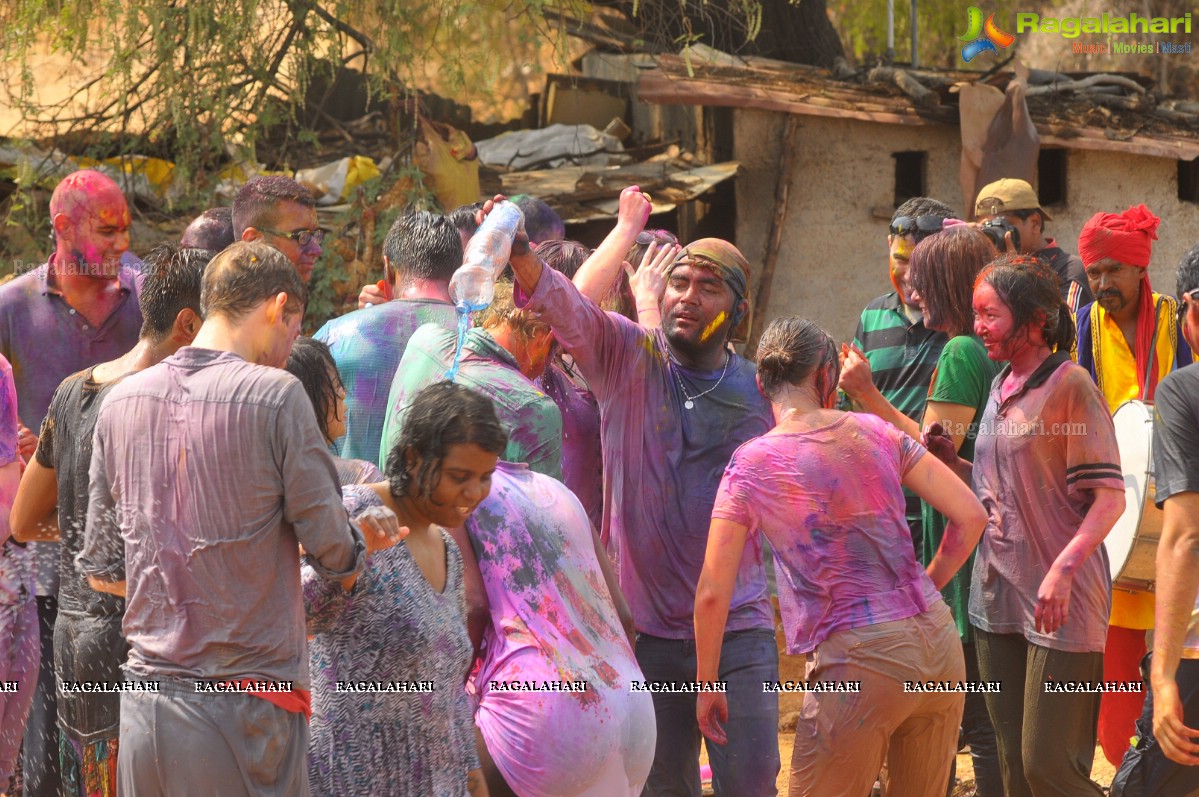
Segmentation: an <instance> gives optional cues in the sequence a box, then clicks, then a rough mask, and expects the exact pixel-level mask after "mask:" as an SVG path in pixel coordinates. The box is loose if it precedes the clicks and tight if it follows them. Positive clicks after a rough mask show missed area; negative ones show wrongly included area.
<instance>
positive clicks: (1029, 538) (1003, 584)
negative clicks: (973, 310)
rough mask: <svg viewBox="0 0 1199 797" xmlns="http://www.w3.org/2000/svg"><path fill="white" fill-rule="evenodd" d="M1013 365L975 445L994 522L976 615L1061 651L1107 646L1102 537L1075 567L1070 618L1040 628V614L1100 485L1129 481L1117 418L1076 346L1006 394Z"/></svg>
mask: <svg viewBox="0 0 1199 797" xmlns="http://www.w3.org/2000/svg"><path fill="white" fill-rule="evenodd" d="M1008 373H1010V369H1009V368H1005V369H1004V370H1003V371H1002V372H1001V373H1000V374H999V376H997V377H995V382H994V383H993V384H992V386H991V397H990V399H989V400H988V402H987V409H986V412H985V413H984V414H983V418H982V421H981V422H980V425H979V432H978V439H977V440H976V442H975V448H974V492H975V493H976V494H977V495H978V498H979V500H980V501H982V505H983V507H984V508H985V509H986V510H987V515H988V520H987V527H986V530H985V531H984V532H983V536H982V541H981V542H979V544H978V548H977V550H976V551H975V554H974V557H975V558H974V573H973V576H972V583H971V586H970V623H971V624H972V625H974V626H976V627H977V628H980V629H982V630H983V631H986V632H988V633H992V634H1021V635H1022V636H1024V638H1025V639H1027V640H1028V641H1029V642H1031V643H1033V644H1034V645H1040V646H1041V647H1046V648H1051V649H1053V650H1063V651H1068V652H1073V653H1098V652H1101V651H1102V650H1103V649H1104V645H1105V643H1106V641H1107V620H1108V615H1109V614H1110V612H1111V589H1112V583H1111V571H1110V569H1109V567H1108V559H1107V550H1106V549H1105V548H1104V547H1103V546H1102V545H1100V546H1098V547H1097V548H1096V549H1095V551H1094V552H1093V553H1092V554H1091V555H1090V556H1088V557H1087V558H1086V559H1084V560H1083V561H1082V563H1081V564H1080V565H1079V567H1078V569H1077V570H1076V571H1075V573H1074V580H1073V584H1072V586H1071V589H1070V616H1069V618H1068V619H1067V620H1066V622H1065V624H1063V625H1062V627H1061V628H1059V629H1058V630H1057V631H1054V632H1053V633H1051V634H1049V633H1043V632H1039V631H1037V628H1036V619H1035V614H1034V613H1035V610H1036V605H1037V590H1038V589H1039V588H1040V586H1041V582H1042V581H1044V579H1045V576H1046V574H1048V573H1049V569H1050V568H1051V567H1052V566H1053V563H1054V561H1055V560H1056V559H1057V557H1058V556H1059V555H1060V554H1061V552H1062V550H1064V549H1065V547H1066V546H1067V545H1068V544H1069V543H1070V541H1071V540H1072V539H1073V538H1074V535H1075V534H1077V533H1078V527H1079V526H1081V525H1082V522H1083V518H1085V517H1086V514H1087V511H1088V510H1089V509H1090V508H1091V504H1092V502H1093V501H1094V500H1095V492H1094V491H1095V489H1096V488H1101V487H1110V488H1113V489H1117V490H1121V491H1122V490H1123V489H1124V477H1123V474H1122V472H1121V470H1120V451H1119V449H1118V448H1117V447H1116V430H1115V427H1114V426H1113V425H1112V416H1111V414H1110V413H1109V412H1108V409H1107V403H1106V402H1105V401H1104V400H1103V395H1102V394H1101V393H1100V392H1099V389H1098V388H1097V387H1095V383H1094V382H1092V381H1091V377H1090V375H1089V374H1088V373H1087V372H1086V371H1085V370H1084V369H1082V368H1080V367H1079V366H1077V365H1075V364H1074V363H1072V362H1070V357H1069V355H1068V354H1065V353H1058V354H1053V355H1050V357H1049V358H1048V359H1047V360H1045V362H1044V363H1043V364H1042V365H1041V367H1040V368H1038V369H1037V370H1036V371H1035V372H1033V374H1032V375H1031V376H1029V378H1028V381H1027V382H1025V384H1024V386H1023V387H1022V388H1021V389H1020V390H1019V391H1018V392H1016V393H1015V394H1013V395H1011V396H1009V397H1008V398H1007V399H1005V400H1003V401H1000V398H999V391H1000V387H1001V386H1002V384H1003V380H1004V379H1005V378H1006V377H1007V375H1008Z"/></svg>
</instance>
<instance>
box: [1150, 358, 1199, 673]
mask: <svg viewBox="0 0 1199 797" xmlns="http://www.w3.org/2000/svg"><path fill="white" fill-rule="evenodd" d="M1155 397H1156V399H1157V402H1156V404H1155V405H1154V413H1153V415H1154V417H1153V466H1154V478H1156V479H1157V494H1156V496H1155V498H1156V501H1157V505H1158V506H1161V505H1162V504H1164V503H1165V502H1166V499H1168V498H1170V497H1172V496H1175V495H1178V494H1179V493H1189V492H1199V365H1188V366H1187V367H1186V368H1183V369H1180V370H1178V371H1175V372H1174V373H1172V374H1170V375H1169V376H1167V377H1166V378H1165V379H1163V380H1162V381H1161V384H1160V385H1158V386H1157V393H1156V394H1155ZM1183 655H1184V656H1185V657H1186V658H1189V659H1199V599H1197V600H1196V603H1195V608H1194V610H1193V611H1192V612H1191V621H1190V623H1189V624H1188V625H1187V635H1186V639H1185V640H1183Z"/></svg>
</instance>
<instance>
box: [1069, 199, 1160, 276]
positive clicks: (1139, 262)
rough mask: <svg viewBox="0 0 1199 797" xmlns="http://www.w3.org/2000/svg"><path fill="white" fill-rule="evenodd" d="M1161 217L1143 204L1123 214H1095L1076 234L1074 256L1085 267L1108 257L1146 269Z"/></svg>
mask: <svg viewBox="0 0 1199 797" xmlns="http://www.w3.org/2000/svg"><path fill="white" fill-rule="evenodd" d="M1161 221H1162V220H1161V219H1159V218H1158V217H1157V216H1154V215H1153V213H1152V212H1151V211H1150V210H1149V208H1147V207H1145V206H1144V205H1137V206H1136V207H1131V208H1129V209H1128V210H1126V211H1124V212H1123V213H1096V214H1095V215H1094V216H1092V217H1091V220H1090V221H1088V222H1087V223H1086V224H1085V225H1083V228H1082V232H1081V233H1080V234H1079V236H1078V256H1079V257H1081V258H1082V264H1083V265H1084V266H1089V265H1091V264H1092V263H1095V262H1096V261H1099V260H1103V259H1104V258H1105V257H1110V258H1112V259H1113V260H1115V261H1117V262H1119V263H1126V264H1128V265H1130V266H1139V267H1140V268H1147V267H1148V266H1149V257H1150V255H1152V254H1153V244H1152V243H1151V242H1152V241H1156V240H1157V225H1159V224H1161Z"/></svg>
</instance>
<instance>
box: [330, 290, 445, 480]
mask: <svg viewBox="0 0 1199 797" xmlns="http://www.w3.org/2000/svg"><path fill="white" fill-rule="evenodd" d="M425 324H437V325H438V326H441V327H444V328H446V329H456V328H457V324H458V315H457V313H455V312H454V306H453V305H452V304H450V303H448V302H439V301H436V300H434V299H396V300H395V301H391V302H384V303H383V304H381V305H379V306H378V307H364V308H362V309H361V310H355V311H354V312H352V313H347V314H345V315H343V316H341V317H339V318H334V319H333V320H331V321H329V322H328V323H326V324H325V325H324V326H323V327H321V328H320V329H319V330H317V332H316V334H315V335H313V337H314V338H316V339H317V340H320V341H324V342H325V343H326V344H328V346H329V352H330V353H331V354H332V355H333V361H334V362H335V363H337V372H338V374H340V375H341V382H342V384H343V385H345V388H346V433H345V435H343V436H342V437H341V439H339V440H338V441H337V453H338V454H339V455H340V456H343V457H346V458H347V459H364V460H366V461H367V462H378V461H379V440H380V438H381V437H382V435H383V418H384V416H385V413H386V410H387V395H388V393H390V392H391V380H392V378H393V377H395V373H396V368H398V367H399V365H400V358H401V357H403V356H404V349H405V348H406V347H407V346H408V340H409V339H410V338H411V337H412V333H414V332H416V330H418V329H419V328H420V327H422V326H423V325H425Z"/></svg>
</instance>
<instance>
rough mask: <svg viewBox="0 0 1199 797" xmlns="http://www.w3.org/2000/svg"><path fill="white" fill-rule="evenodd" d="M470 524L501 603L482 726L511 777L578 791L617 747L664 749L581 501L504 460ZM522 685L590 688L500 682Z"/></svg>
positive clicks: (538, 788) (633, 753) (535, 791)
mask: <svg viewBox="0 0 1199 797" xmlns="http://www.w3.org/2000/svg"><path fill="white" fill-rule="evenodd" d="M466 531H467V534H468V535H469V537H470V541H471V546H472V548H473V549H474V552H475V556H476V557H477V558H478V560H479V570H480V571H481V572H482V575H483V583H484V585H485V587H486V590H487V601H488V603H489V604H490V608H491V620H490V623H489V624H488V626H487V629H486V631H485V632H484V638H483V639H484V646H485V648H486V653H485V655H484V658H483V662H482V664H481V666H480V668H479V671H478V672H477V673H476V674H475V676H474V678H473V679H472V691H474V692H475V694H476V695H477V697H478V701H479V708H478V711H477V713H476V715H475V724H476V725H478V727H479V729H480V731H481V732H482V733H483V737H484V739H486V740H487V748H488V750H490V751H491V752H492V756H493V757H494V758H495V759H496V763H497V765H498V766H499V767H500V769H501V771H502V772H503V773H504V776H505V779H506V780H507V781H508V782H509V783H510V784H511V785H512V786H513V788H514V789H515V790H516V791H517V792H519V793H520V794H529V795H555V794H559V795H560V794H575V793H578V792H576V791H575V790H574V789H573V788H571V784H574V783H576V782H586V778H587V777H588V776H590V775H591V774H592V773H593V772H595V771H596V770H597V769H599V768H600V766H601V765H602V764H603V762H604V760H605V759H606V758H607V757H608V755H610V754H611V753H612V752H613V751H617V752H619V754H620V756H621V758H622V759H623V760H624V761H626V762H628V761H631V760H636V759H637V757H638V755H639V751H641V750H644V749H645V748H647V747H648V748H649V749H653V745H654V739H655V736H656V726H655V724H654V719H653V707H652V703H653V701H652V697H651V696H650V695H649V694H648V693H634V692H631V690H630V686H629V684H630V682H632V681H640V680H641V679H642V678H643V676H642V674H641V668H640V667H639V666H638V665H637V660H636V658H634V656H633V650H632V648H631V647H629V640H628V637H627V636H626V635H625V632H624V629H623V628H622V626H621V623H620V618H619V617H618V615H617V613H616V607H615V605H614V604H613V602H612V595H611V593H610V592H609V591H608V586H607V584H606V582H605V581H604V574H603V571H602V570H600V565H599V562H598V561H597V559H596V552H595V542H594V537H593V536H592V535H593V532H592V529H591V524H590V522H589V521H588V520H587V515H586V513H585V512H584V511H583V506H582V504H580V503H579V500H578V499H577V498H575V496H574V495H573V494H572V493H571V492H570V491H569V490H568V489H566V486H565V485H563V484H562V483H561V482H558V481H555V480H554V479H549V478H547V477H545V476H542V475H541V474H538V473H533V472H532V471H530V470H528V469H527V468H526V467H524V466H523V465H510V464H508V463H500V466H499V468H498V469H497V470H496V472H495V475H494V477H493V479H492V485H491V494H490V495H489V496H488V497H487V499H486V500H485V501H483V503H482V504H481V505H480V506H479V508H478V509H477V510H475V513H474V514H473V515H472V516H471V517H470V518H469V519H468V520H467V521H466ZM513 681H517V682H521V683H522V684H524V683H529V684H536V685H542V684H547V683H549V684H570V685H572V687H573V686H574V685H577V684H582V685H585V686H584V687H583V688H582V689H577V690H576V689H574V688H572V689H571V690H570V691H566V690H563V691H554V690H553V689H550V690H544V691H542V690H539V691H506V690H504V689H502V688H501V689H492V684H493V683H505V684H506V683H510V682H513ZM530 751H532V754H531V755H530V754H529V752H530ZM522 752H523V754H522ZM611 793H619V790H614V791H613V792H611Z"/></svg>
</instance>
